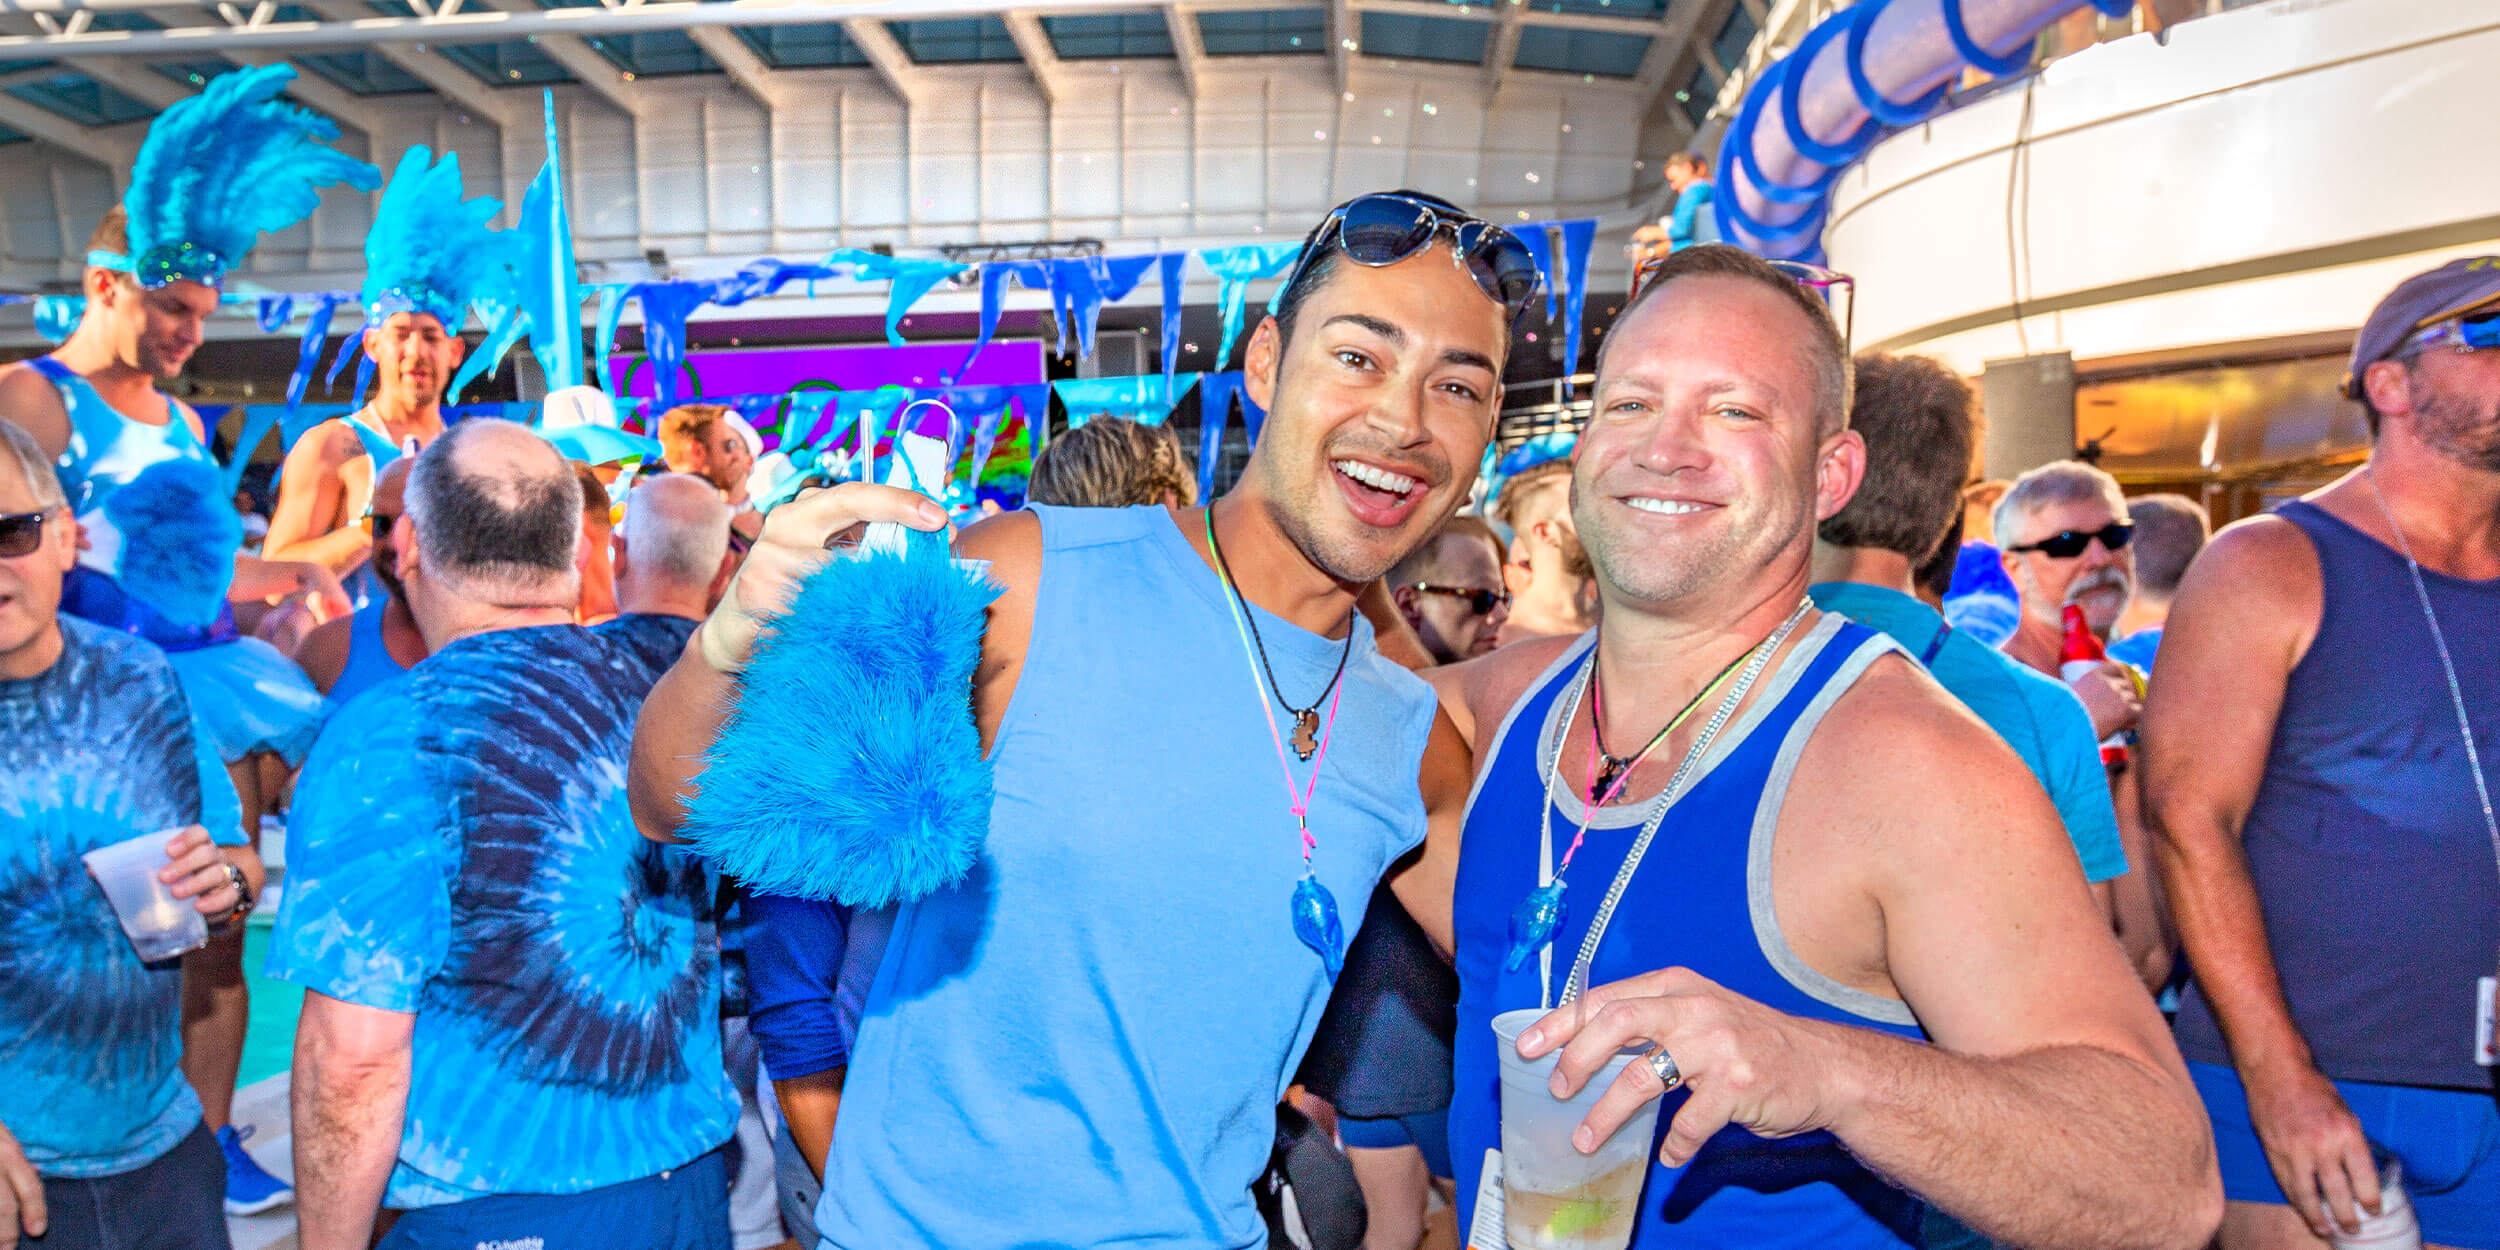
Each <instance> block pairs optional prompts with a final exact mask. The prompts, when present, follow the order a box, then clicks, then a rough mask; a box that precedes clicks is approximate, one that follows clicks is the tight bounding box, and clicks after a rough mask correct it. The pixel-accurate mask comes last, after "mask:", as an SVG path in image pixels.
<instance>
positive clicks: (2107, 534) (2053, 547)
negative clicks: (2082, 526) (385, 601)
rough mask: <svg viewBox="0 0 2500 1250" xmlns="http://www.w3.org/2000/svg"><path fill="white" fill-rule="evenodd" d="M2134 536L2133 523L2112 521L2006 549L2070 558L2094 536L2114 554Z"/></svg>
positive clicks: (2058, 533) (2090, 542) (2057, 533)
mask: <svg viewBox="0 0 2500 1250" xmlns="http://www.w3.org/2000/svg"><path fill="white" fill-rule="evenodd" d="M2134 537H2135V525H2134V524H2133V523H2132V522H2127V521H2112V522H2110V523H2109V524H2107V525H2104V526H2102V527H2101V528H2099V529H2096V530H2059V531H2058V532H2056V533H2054V534H2051V535H2049V536H2048V537H2046V538H2043V539H2041V540H2040V541H2038V542H2036V543H2024V544H2023V545H2022V546H2019V547H2008V548H2006V550H2007V551H2037V552H2039V553H2041V554H2042V555H2045V556H2047V557H2048V558H2050V559H2052V560H2072V559H2074V558H2075V557H2076V556H2079V555H2082V554H2083V549H2084V548H2086V547H2089V546H2091V545H2092V540H2093V539H2095V538H2097V539H2100V540H2101V548H2102V549H2103V550H2105V551H2108V552H2110V553H2111V554H2113V555H2114V554H2116V553H2117V552H2118V551H2119V550H2120V549H2121V548H2123V547H2125V546H2126V545H2127V541H2128V540H2129V539H2132V538H2134Z"/></svg>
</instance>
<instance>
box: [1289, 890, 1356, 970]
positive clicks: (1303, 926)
mask: <svg viewBox="0 0 2500 1250" xmlns="http://www.w3.org/2000/svg"><path fill="white" fill-rule="evenodd" d="M1293 935H1294V936H1295V937H1298V938H1300V939H1302V944H1303V945H1304V946H1308V947H1310V948H1311V949H1312V950H1314V951H1317V952H1319V958H1320V962H1321V963H1322V964H1325V965H1326V966H1327V968H1328V983H1329V984H1330V985H1335V984H1336V983H1337V974H1338V973H1339V972H1342V971H1344V970H1345V923H1344V922H1343V921H1340V920H1339V919H1337V896H1336V895H1334V894H1331V893H1329V892H1328V887H1327V886H1324V885H1321V884H1320V883H1319V878H1318V877H1315V876H1312V875H1311V874H1310V873H1307V872H1306V873H1304V874H1302V882H1301V884H1299V885H1296V886H1295V887H1293Z"/></svg>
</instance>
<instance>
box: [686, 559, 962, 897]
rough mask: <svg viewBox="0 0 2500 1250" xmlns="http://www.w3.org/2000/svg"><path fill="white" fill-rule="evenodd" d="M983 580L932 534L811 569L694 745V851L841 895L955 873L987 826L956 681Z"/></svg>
mask: <svg viewBox="0 0 2500 1250" xmlns="http://www.w3.org/2000/svg"><path fill="white" fill-rule="evenodd" d="M998 593H999V591H998V588H997V587H996V586H994V585H991V584H989V583H988V582H987V581H976V580H974V579H972V578H970V577H967V576H966V575H965V574H964V572H963V571H962V570H960V569H958V568H957V567H956V566H955V564H954V562H953V560H952V559H951V558H950V556H949V553H948V550H947V545H946V539H945V537H944V536H943V535H940V534H922V533H914V534H912V535H911V537H910V541H909V542H908V544H907V545H906V550H905V551H904V552H903V553H902V554H900V555H895V554H886V553H864V554H861V555H858V556H856V557H854V558H843V559H836V560H833V561H831V562H830V563H828V564H826V565H825V567H824V568H822V569H820V570H818V571H817V572H815V573H813V574H811V575H810V576H809V578H808V580H807V581H806V583H805V584H803V585H802V586H801V587H800V588H799V592H798V595H797V597H796V599H795V600H794V601H793V602H792V604H791V608H790V611H789V613H788V614H787V615H785V616H783V617H782V618H780V619H779V620H777V621H775V622H774V623H773V628H772V630H771V632H770V633H768V634H767V635H766V636H765V638H764V640H763V642H761V643H760V644H759V645H758V646H757V649H756V654H755V658H754V660H753V661H752V662H751V663H750V664H749V665H748V666H747V671H746V675H745V678H744V681H743V687H742V693H741V694H740V696H739V699H738V705H737V707H736V709H735V710H734V711H732V712H731V714H730V717H729V720H728V722H727V724H726V725H724V726H723V728H722V730H721V734H720V737H719V739H718V740H717V741H716V742H715V743H714V744H713V747H712V750H711V753H710V754H709V755H708V756H706V758H705V761H704V765H705V767H704V771H703V773H702V775H701V776H700V777H699V778H698V779H697V782H696V785H697V793H696V795H695V797H694V800H693V802H692V803H691V804H690V805H689V810H688V812H687V821H686V834H687V837H688V839H689V840H690V841H692V842H693V843H694V846H695V849H696V850H698V851H699V852H701V853H702V854H703V855H705V856H706V857H707V858H709V859H710V860H711V861H712V862H713V864H714V865H715V866H717V867H718V868H719V869H720V870H721V871H722V872H725V873H728V874H730V875H732V876H734V877H737V878H738V879H739V880H741V881H742V882H744V883H745V884H746V885H747V886H748V887H749V888H750V889H753V890H756V891H758V892H761V893H766V894H780V895H787V896H791V897H796V898H817V899H823V898H830V899H833V900H834V901H836V902H840V903H844V904H847V905H850V906H854V907H870V908H876V907H886V906H890V905H892V904H895V903H899V902H908V901H910V900H913V899H917V898H921V897H924V896H926V895H928V894H929V893H931V892H933V891H935V890H938V889H941V888H943V887H945V886H947V885H950V884H952V883H954V882H956V881H959V880H961V879H962V878H963V876H964V874H965V873H966V872H968V871H969V870H970V869H971V867H972V864H973V861H974V860H975V859H977V858H978V857H979V855H980V852H981V846H982V843H983V842H984V841H985V840H986V839H987V838H988V836H989V820H990V766H989V762H988V761H987V760H985V759H983V758H982V756H981V739H980V734H979V732H978V730H976V728H975V727H974V725H973V720H972V698H971V695H972V671H973V668H974V666H975V665H976V664H977V663H978V662H979V660H980V658H981V634H982V630H983V628H984V625H985V619H984V609H986V608H987V607H988V606H989V603H990V601H991V600H992V599H995V598H997V597H998Z"/></svg>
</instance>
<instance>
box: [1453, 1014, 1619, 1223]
mask: <svg viewBox="0 0 2500 1250" xmlns="http://www.w3.org/2000/svg"><path fill="white" fill-rule="evenodd" d="M1545 1014H1546V1013H1545V1012H1544V1011H1542V1010H1540V1009H1538V1008H1534V1007H1530V1008H1523V1009H1521V1010H1518V1011H1506V1012H1503V1013H1502V1014H1501V1015H1498V1016H1495V1017H1493V1036H1494V1039H1495V1042H1494V1044H1495V1049H1496V1050H1497V1051H1499V1052H1500V1055H1501V1062H1502V1225H1503V1232H1504V1234H1505V1236H1506V1237H1507V1238H1508V1240H1509V1242H1510V1248H1511V1250H1624V1247H1625V1246H1627V1245H1629V1244H1631V1241H1632V1226H1633V1224H1634V1223H1635V1222H1636V1219H1637V1217H1638V1215H1639V1213H1640V1206H1641V1183H1642V1182H1643V1181H1645V1180H1647V1179H1648V1177H1649V1161H1650V1158H1651V1152H1650V1148H1651V1144H1652V1138H1653V1137H1654V1136H1655V1135H1656V1132H1657V1128H1658V1100H1657V1099H1654V1098H1653V1099H1651V1100H1650V1101H1649V1102H1648V1103H1647V1104H1645V1105H1644V1106H1642V1108H1641V1109H1640V1110H1639V1111H1637V1112H1634V1113H1633V1115H1632V1118H1631V1119H1630V1120H1627V1121H1625V1122H1624V1125H1623V1127H1621V1128H1618V1129H1616V1130H1615V1133H1614V1136H1612V1137H1609V1138H1607V1139H1606V1140H1605V1141H1603V1142H1600V1143H1598V1147H1597V1149H1596V1151H1595V1152H1594V1153H1591V1154H1585V1155H1584V1154H1581V1153H1580V1152H1579V1151H1578V1150H1576V1149H1574V1148H1573V1147H1572V1145H1571V1134H1572V1132H1573V1131H1574V1130H1576V1129H1578V1128H1579V1127H1580V1121H1581V1120H1582V1119H1583V1118H1585V1117H1586V1116H1587V1115H1588V1113H1589V1110H1590V1109H1591V1108H1593V1107H1595V1106H1596V1105H1597V1100H1598V1098H1599V1097H1601V1096H1602V1095H1603V1094H1604V1093H1605V1091H1606V1089H1607V1087H1608V1086H1611V1085H1613V1084H1614V1082H1615V1078H1616V1077H1618V1076H1620V1075H1622V1074H1623V1069H1624V1065H1626V1064H1629V1063H1631V1062H1632V1061H1633V1060H1634V1059H1637V1058H1639V1057H1640V1056H1641V1055H1642V1054H1643V1053H1644V1051H1645V1050H1646V1049H1647V1048H1645V1047H1633V1048H1629V1049H1626V1050H1624V1051H1623V1052H1622V1053H1620V1054H1618V1055H1616V1056H1615V1057H1614V1058H1613V1059H1612V1060H1610V1061H1608V1062H1607V1064H1606V1066H1605V1067H1604V1068H1601V1069H1599V1070H1598V1072H1597V1074H1596V1075H1595V1076H1592V1077H1590V1078H1589V1081H1588V1083H1587V1084H1586V1085H1583V1086H1582V1087H1581V1088H1580V1092H1579V1094H1578V1096H1576V1097H1573V1098H1556V1097H1554V1094H1553V1088H1552V1086H1551V1085H1549V1084H1548V1082H1550V1081H1551V1080H1553V1078H1554V1060H1555V1057H1556V1056H1557V1055H1559V1054H1561V1053H1562V1052H1561V1051H1560V1050H1556V1051H1553V1052H1551V1053H1549V1054H1547V1055H1545V1056H1544V1057H1543V1058H1541V1059H1534V1060H1529V1059H1522V1058H1520V1057H1519V1035H1520V1034H1521V1033H1523V1032H1526V1031H1527V1028H1528V1026H1529V1025H1531V1024H1534V1023H1536V1022H1537V1021H1538V1020H1539V1019H1542V1018H1543V1017H1544V1016H1545Z"/></svg>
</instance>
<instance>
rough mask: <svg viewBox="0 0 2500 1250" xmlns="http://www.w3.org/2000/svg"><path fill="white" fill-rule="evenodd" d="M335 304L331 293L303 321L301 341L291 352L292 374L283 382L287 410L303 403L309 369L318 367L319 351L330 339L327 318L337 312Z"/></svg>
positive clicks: (334, 294) (337, 303) (310, 380)
mask: <svg viewBox="0 0 2500 1250" xmlns="http://www.w3.org/2000/svg"><path fill="white" fill-rule="evenodd" d="M339 302H340V301H339V296H338V295H337V294H336V293H335V292H333V293H330V294H325V295H323V296H322V297H321V299H320V301H319V302H317V303H315V304H314V305H313V310H312V315H311V316H310V317H307V318H305V321H304V337H303V340H302V341H301V342H300V343H299V344H298V345H297V347H296V350H295V372H294V373H292V374H289V375H288V376H287V380H286V402H287V406H288V407H293V406H295V405H297V404H300V403H302V402H304V388H306V387H308V386H310V385H312V375H313V369H314V368H315V367H316V366H318V365H319V364H320V363H321V349H322V347H323V346H324V345H325V344H326V343H328V342H329V338H330V316H331V314H333V313H335V312H337V311H338V307H339Z"/></svg>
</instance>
